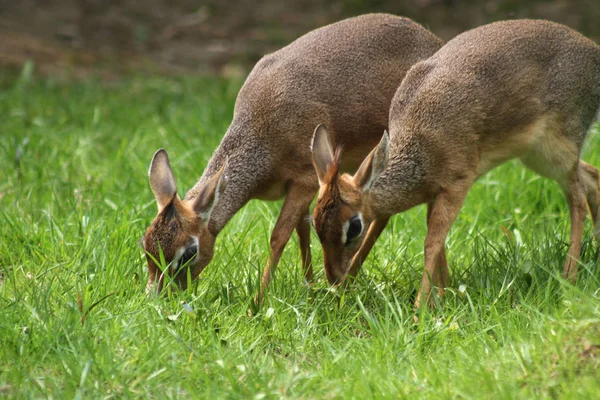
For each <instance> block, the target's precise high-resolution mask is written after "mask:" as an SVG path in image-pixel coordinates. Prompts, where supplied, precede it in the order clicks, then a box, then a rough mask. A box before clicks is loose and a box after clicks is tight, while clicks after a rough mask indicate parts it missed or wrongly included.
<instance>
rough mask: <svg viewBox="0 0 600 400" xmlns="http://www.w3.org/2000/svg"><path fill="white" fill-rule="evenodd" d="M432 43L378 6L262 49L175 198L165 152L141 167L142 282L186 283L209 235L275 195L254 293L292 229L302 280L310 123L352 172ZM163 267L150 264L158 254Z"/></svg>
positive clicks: (313, 184)
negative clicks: (207, 152)
mask: <svg viewBox="0 0 600 400" xmlns="http://www.w3.org/2000/svg"><path fill="white" fill-rule="evenodd" d="M441 46H442V42H441V40H440V39H438V38H437V37H436V36H435V35H433V34H432V33H430V32H429V31H427V30H426V29H425V28H423V27H422V26H420V25H418V24H417V23H415V22H413V21H411V20H409V19H406V18H401V17H396V16H392V15H387V14H368V15H363V16H360V17H356V18H351V19H347V20H344V21H341V22H338V23H335V24H332V25H328V26H325V27H323V28H320V29H317V30H315V31H312V32H310V33H308V34H306V35H304V36H302V37H301V38H299V39H297V40H296V41H295V42H293V43H291V44H290V45H288V46H286V47H284V48H283V49H281V50H279V51H277V52H275V53H273V54H270V55H268V56H265V57H264V58H263V59H262V60H260V61H259V62H258V64H257V65H256V66H255V68H254V69H253V70H252V72H251V73H250V75H249V76H248V79H247V80H246V82H245V83H244V85H243V87H242V89H241V90H240V92H239V94H238V97H237V100H236V104H235V109H234V115H233V121H232V122H231V125H230V126H229V129H228V130H227V133H226V135H225V137H224V138H223V140H222V141H221V144H220V145H219V147H218V148H217V150H216V151H215V153H214V154H213V156H212V158H211V159H210V161H209V163H208V166H207V167H206V170H205V171H204V174H203V175H202V177H201V178H200V180H199V181H198V183H196V185H195V186H194V187H193V188H192V189H190V190H189V191H188V193H187V195H186V197H185V199H180V198H179V197H178V195H177V188H176V186H175V179H174V176H173V172H172V171H171V167H170V166H169V160H168V157H167V153H166V152H165V151H164V150H159V151H158V152H156V154H155V155H154V158H153V160H152V163H151V166H150V172H149V174H150V186H151V187H152V191H153V192H154V195H155V197H156V201H157V203H158V215H157V217H156V218H155V220H154V222H152V225H151V226H150V227H149V228H148V230H147V231H146V235H145V237H144V249H145V251H146V254H147V261H148V271H149V280H148V287H149V288H150V287H152V285H153V284H154V283H155V282H156V281H158V285H157V288H158V290H161V288H162V286H163V284H164V283H163V279H164V274H166V275H168V276H170V277H172V278H173V279H174V281H175V282H176V283H177V285H178V286H179V287H183V288H185V287H186V282H187V276H188V272H189V274H190V275H191V278H192V279H194V278H196V277H197V276H198V275H199V274H200V272H201V271H202V270H203V269H204V267H205V266H206V265H207V264H208V263H209V262H210V260H211V259H212V256H213V249H214V245H215V239H216V237H217V235H218V234H219V232H220V231H221V230H222V229H223V227H224V226H225V225H226V224H227V222H228V221H229V220H230V219H231V218H232V216H233V215H234V214H235V213H236V212H237V211H238V210H239V209H240V208H242V207H243V206H244V205H245V204H246V203H247V202H248V201H249V200H250V199H264V200H276V199H280V198H282V197H285V201H284V203H283V208H282V209H281V213H280V215H279V218H278V219H277V222H276V224H275V227H274V228H273V232H272V234H271V240H270V250H271V254H270V258H269V260H268V262H267V266H266V268H265V271H264V274H263V277H262V283H261V291H260V295H259V297H258V298H257V302H258V303H260V300H261V299H262V297H261V296H262V293H264V290H263V289H265V288H266V287H267V285H268V284H269V281H270V279H271V274H272V272H273V270H274V269H275V267H276V266H277V263H278V261H279V258H280V256H281V253H282V251H283V248H284V246H285V244H286V243H287V242H288V240H289V238H290V235H291V233H292V231H293V230H294V229H296V231H297V233H298V237H299V243H300V249H301V255H302V265H303V268H304V275H305V277H306V278H307V279H308V280H310V279H311V276H312V267H311V259H310V248H309V245H310V225H309V222H308V218H307V216H308V212H309V206H310V203H311V201H312V199H313V197H314V195H315V194H316V193H317V191H318V189H319V185H318V182H317V177H316V175H315V172H314V168H313V166H312V161H311V153H310V142H311V138H312V135H313V130H314V126H315V124H316V121H324V122H326V123H327V124H328V125H329V126H330V128H331V139H332V141H333V142H334V143H336V144H340V145H344V147H345V148H346V150H347V155H348V157H347V158H346V160H345V164H344V165H343V166H342V168H343V169H348V170H355V169H356V168H357V167H358V166H359V165H360V162H361V161H362V159H363V158H364V157H365V156H366V155H367V154H368V153H369V151H371V149H372V148H373V147H374V146H375V145H376V144H377V143H378V142H379V139H380V138H381V134H382V133H383V130H384V129H385V128H386V127H387V123H388V113H389V105H390V102H391V99H392V97H393V96H394V93H395V91H396V89H397V87H398V85H399V84H400V82H401V81H402V79H403V78H404V76H405V75H406V72H407V71H408V69H409V68H410V67H411V66H412V65H413V64H414V63H416V62H418V61H421V60H424V59H426V58H427V57H430V56H431V55H433V54H434V53H435V52H436V51H437V50H438V49H439V48H440V47H441ZM159 250H162V253H163V257H164V261H165V262H166V263H167V264H168V265H169V268H167V269H166V270H164V271H162V272H161V270H160V269H159V268H158V266H157V261H160V260H161V257H160V255H159Z"/></svg>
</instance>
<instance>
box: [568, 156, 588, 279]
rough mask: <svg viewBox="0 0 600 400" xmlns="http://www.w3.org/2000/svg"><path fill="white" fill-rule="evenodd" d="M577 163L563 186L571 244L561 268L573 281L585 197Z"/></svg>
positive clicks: (584, 211) (579, 245)
mask: <svg viewBox="0 0 600 400" xmlns="http://www.w3.org/2000/svg"><path fill="white" fill-rule="evenodd" d="M578 167H579V165H576V166H575V168H573V170H572V172H571V173H570V176H569V178H568V180H567V183H566V185H565V187H564V190H565V196H566V197H567V202H568V203H569V210H570V212H571V244H570V246H569V251H568V252H567V260H566V261H565V267H564V269H563V278H565V279H567V280H569V281H571V282H575V280H576V278H577V264H578V262H579V256H580V252H581V241H582V238H583V225H584V222H585V216H586V214H587V212H586V197H585V191H584V186H583V184H582V182H581V181H580V179H579V168H578Z"/></svg>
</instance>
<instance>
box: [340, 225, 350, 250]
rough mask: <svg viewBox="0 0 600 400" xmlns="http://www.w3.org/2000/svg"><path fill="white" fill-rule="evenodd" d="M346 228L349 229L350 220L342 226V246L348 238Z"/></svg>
mask: <svg viewBox="0 0 600 400" xmlns="http://www.w3.org/2000/svg"><path fill="white" fill-rule="evenodd" d="M348 228H350V220H348V221H346V222H344V225H342V244H346V238H347V237H348Z"/></svg>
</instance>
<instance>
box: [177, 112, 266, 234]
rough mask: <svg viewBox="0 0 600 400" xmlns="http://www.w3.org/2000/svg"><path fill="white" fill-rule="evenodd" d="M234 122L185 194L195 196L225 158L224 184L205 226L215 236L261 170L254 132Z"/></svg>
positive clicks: (244, 200) (257, 181) (256, 181)
mask: <svg viewBox="0 0 600 400" xmlns="http://www.w3.org/2000/svg"><path fill="white" fill-rule="evenodd" d="M238 126H239V124H235V123H232V125H231V126H230V127H229V130H228V131H227V133H226V134H225V136H224V137H223V140H222V141H221V143H220V144H219V147H218V148H217V150H216V151H215V152H214V154H213V155H212V157H211V159H210V161H209V162H208V165H207V167H206V169H205V170H204V173H203V174H202V176H201V177H200V179H199V180H198V182H197V183H196V185H194V187H193V188H192V189H190V190H189V191H188V193H187V195H186V199H188V200H191V199H195V198H196V197H197V196H198V195H199V194H200V192H201V190H202V188H204V186H205V185H206V183H207V182H208V180H209V179H210V178H211V177H212V176H213V175H214V174H215V173H217V172H218V171H219V169H220V168H221V167H222V166H223V164H224V163H225V160H226V159H227V168H226V170H225V171H224V174H225V176H226V178H227V186H226V187H225V190H224V192H223V193H222V194H221V195H220V196H219V198H218V201H217V203H216V204H215V206H214V208H213V210H212V213H211V217H210V221H209V223H208V228H209V229H210V231H211V233H212V234H213V235H215V236H216V235H217V234H218V233H219V232H221V230H222V229H223V228H224V227H225V225H226V224H227V223H228V222H229V220H231V218H232V217H233V216H234V215H235V213H236V212H238V211H239V210H240V209H241V208H242V207H243V206H244V205H245V204H246V203H247V202H248V200H250V198H251V195H252V193H253V192H254V191H255V190H256V188H257V187H258V186H259V184H260V179H261V177H262V176H263V175H264V173H263V171H262V170H261V167H262V165H261V163H260V160H261V154H260V153H261V152H262V150H261V146H260V144H259V143H257V138H258V135H256V134H254V133H252V132H250V131H245V132H244V131H243V130H242V129H241V128H238ZM265 161H266V160H265Z"/></svg>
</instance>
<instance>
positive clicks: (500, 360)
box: [0, 73, 600, 399]
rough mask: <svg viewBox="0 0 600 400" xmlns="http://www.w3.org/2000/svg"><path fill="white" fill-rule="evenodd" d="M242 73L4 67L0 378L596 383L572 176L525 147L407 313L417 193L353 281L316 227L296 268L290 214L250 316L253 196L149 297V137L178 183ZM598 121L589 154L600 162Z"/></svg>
mask: <svg viewBox="0 0 600 400" xmlns="http://www.w3.org/2000/svg"><path fill="white" fill-rule="evenodd" d="M240 84H241V82H229V81H222V80H217V79H213V78H210V79H209V78H207V79H200V78H194V79H183V78H182V79H164V78H132V79H128V80H126V81H124V82H122V83H119V84H114V85H112V86H103V85H101V84H99V83H97V82H87V83H77V84H60V83H56V82H52V81H45V80H36V79H31V78H30V77H29V75H28V74H27V73H25V74H23V75H22V76H21V77H15V78H10V77H7V76H4V77H1V78H0V88H1V90H0V121H1V125H0V127H1V132H0V177H1V179H0V397H10V398H40V397H52V398H99V397H108V398H110V397H112V398H123V397H144V398H146V397H151V398H164V397H167V398H244V399H246V398H250V399H252V398H254V399H262V398H305V399H309V398H356V399H367V398H408V397H410V398H434V397H435V398H473V399H480V398H484V397H487V398H511V399H512V398H533V397H535V398H557V397H559V398H578V399H581V398H593V397H597V396H598V393H600V370H599V364H600V291H599V288H600V269H599V267H598V264H597V263H596V262H595V253H596V244H595V243H594V241H593V240H592V238H591V236H592V235H591V225H590V222H589V219H588V222H587V223H586V234H585V238H584V247H583V256H582V264H581V266H580V275H579V280H578V282H577V285H575V286H572V285H569V284H567V283H565V282H564V281H562V280H561V279H560V277H559V275H560V271H561V270H562V264H563V261H564V257H565V254H566V248H567V245H568V243H567V242H568V232H569V218H568V210H567V207H566V202H565V200H564V197H563V195H562V193H561V191H560V189H559V188H558V186H557V185H556V184H555V183H553V182H550V181H548V180H545V179H542V178H539V177H538V176H536V175H534V174H533V173H531V172H529V171H526V170H525V169H523V167H522V166H521V165H520V164H518V163H516V162H515V163H509V164H507V165H505V166H503V167H501V168H498V169H497V170H495V171H492V173H490V174H489V175H488V176H486V177H485V178H484V179H482V180H481V181H480V182H478V183H477V184H476V185H475V187H474V188H473V190H472V191H471V193H470V195H469V197H468V199H467V202H466V204H465V206H464V208H463V210H462V212H461V213H460V215H459V217H458V220H457V222H456V223H455V225H454V227H453V229H452V231H451V233H450V236H449V239H448V257H449V262H450V265H451V273H452V281H453V282H452V289H450V290H449V291H448V292H447V296H445V298H444V300H443V305H442V306H441V307H440V308H438V309H435V310H431V311H427V312H426V313H425V314H423V315H422V317H421V318H420V321H419V323H418V324H414V323H413V316H414V312H413V309H412V299H413V296H414V294H415V291H416V288H417V285H418V283H419V281H420V276H421V272H422V263H423V250H422V247H423V239H424V236H425V209H424V208H423V207H419V208H417V209H414V210H412V211H410V212H407V213H404V214H402V215H399V216H397V217H395V218H394V220H393V223H391V224H390V225H389V226H388V229H387V230H386V231H385V232H384V234H383V235H382V237H381V239H380V240H379V242H378V243H377V245H376V246H375V248H374V251H373V253H372V254H371V256H370V258H369V260H368V262H367V263H366V265H365V266H364V267H363V270H362V273H361V276H360V279H359V281H358V283H357V284H356V286H355V287H354V288H352V289H351V290H347V291H345V292H342V291H337V292H335V293H333V292H330V291H328V290H327V289H328V287H327V284H326V280H325V277H324V274H323V268H322V258H321V250H320V247H319V244H318V240H317V238H316V235H313V238H312V240H313V257H314V260H315V263H316V273H317V276H316V284H315V285H314V286H313V287H312V288H309V287H306V286H305V285H303V284H302V283H301V282H302V279H301V267H300V254H299V251H298V246H297V242H296V240H295V236H294V240H293V241H291V242H290V243H289V245H288V247H287V248H286V251H285V253H284V256H283V258H282V262H281V263H280V265H279V269H278V271H277V274H276V276H275V279H274V282H273V284H272V285H271V288H270V292H269V294H268V296H267V299H266V303H265V306H264V308H263V309H262V310H261V311H260V312H259V313H258V314H257V315H255V316H254V317H252V318H250V317H247V315H246V310H247V308H248V305H249V304H250V301H251V299H252V296H253V295H254V293H255V290H256V287H257V285H258V282H259V276H260V273H261V271H262V268H263V266H264V264H265V262H266V259H267V253H268V242H269V234H270V230H271V228H272V227H273V224H274V223H275V219H276V217H277V215H278V211H279V208H280V206H281V202H276V203H266V202H260V201H252V202H250V203H249V204H248V205H247V206H246V207H245V208H244V209H242V210H241V211H240V212H239V213H238V214H237V215H236V217H235V218H234V219H233V220H232V221H231V222H230V223H229V225H228V226H227V227H226V229H225V230H224V231H223V232H222V233H221V235H220V236H219V238H218V240H217V243H216V249H215V250H216V255H215V258H214V260H213V262H212V264H211V265H209V267H208V268H207V269H206V270H205V271H204V273H203V274H202V275H201V277H200V279H199V281H198V282H197V283H196V284H195V285H194V286H193V288H191V289H190V290H188V291H187V292H185V293H180V294H178V295H176V296H172V297H170V298H157V297H147V296H146V294H145V293H144V286H145V283H146V276H147V273H146V266H145V260H144V255H143V251H142V249H141V247H140V245H139V241H140V238H141V237H142V235H143V233H144V230H145V228H146V227H147V225H148V224H149V223H150V222H151V221H152V219H153V217H154V215H155V212H156V205H155V203H154V198H153V196H152V193H151V191H150V187H149V184H148V179H147V168H148V164H149V162H150V159H151V157H152V155H153V153H154V151H155V150H156V149H158V148H160V147H165V148H166V149H167V150H168V151H169V154H170V155H171V165H172V166H173V169H174V171H175V174H176V178H177V182H178V187H179V191H180V194H182V195H183V194H184V193H185V191H186V190H187V189H188V188H189V187H191V186H192V185H193V184H194V183H195V181H196V179H197V178H198V177H199V176H200V175H201V173H202V171H203V169H204V167H205V165H206V163H207V161H208V159H209V157H210V155H211V153H212V151H213V150H214V149H215V148H216V146H217V145H218V143H219V141H220V138H221V137H222V135H223V133H224V132H225V130H226V128H227V126H228V123H229V121H230V119H231V115H232V109H233V103H234V100H235V96H236V93H237V90H238V89H239V87H240ZM594 130H595V131H596V133H597V131H598V128H597V127H596V128H595V129H594ZM594 130H593V131H592V134H591V138H590V140H588V146H587V148H586V150H585V153H584V159H586V160H588V161H590V162H591V163H593V164H595V165H597V166H600V135H597V134H596V135H594V134H593V133H594ZM182 301H185V302H187V303H188V304H190V305H191V306H192V307H193V309H194V311H193V313H188V312H185V311H184V309H183V308H182V304H181V302H182Z"/></svg>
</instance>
